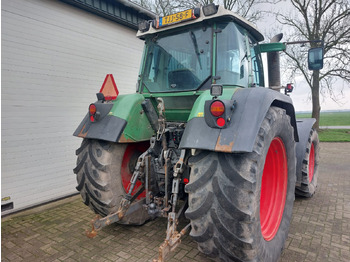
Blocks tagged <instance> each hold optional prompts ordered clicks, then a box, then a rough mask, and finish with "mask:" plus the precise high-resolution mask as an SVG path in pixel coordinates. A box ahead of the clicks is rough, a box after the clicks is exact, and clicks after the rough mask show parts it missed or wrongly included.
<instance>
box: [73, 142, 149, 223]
mask: <svg viewBox="0 0 350 262" xmlns="http://www.w3.org/2000/svg"><path fill="white" fill-rule="evenodd" d="M146 149H147V144H146V145H145V144H142V143H135V144H117V143H111V142H106V141H101V140H90V139H84V140H83V142H82V144H81V147H80V148H79V149H77V151H76V155H77V156H78V159H77V166H76V168H75V169H74V173H75V174H76V175H77V182H78V186H77V187H76V189H77V190H78V191H79V192H80V194H81V196H82V198H83V201H84V203H85V205H87V206H88V207H90V209H91V210H92V211H94V212H95V213H96V214H99V215H101V216H102V217H104V216H107V215H109V214H112V213H114V212H116V211H118V208H119V203H120V201H121V199H122V198H123V196H124V195H125V194H126V188H127V185H128V182H129V181H130V178H131V175H132V173H133V170H132V169H133V168H134V167H135V164H136V161H137V158H138V156H139V155H141V154H142V152H144V151H145V150H146ZM139 186H141V182H139V181H138V184H136V187H135V189H134V191H133V192H135V191H136V190H137V188H138V187H139ZM143 199H144V195H142V194H141V195H140V196H139V197H138V198H137V199H136V200H135V201H134V202H133V203H132V204H131V206H130V209H131V208H132V207H133V206H134V208H133V209H135V212H133V213H132V214H130V215H128V216H125V217H124V218H123V219H122V220H120V221H119V222H118V223H120V224H134V225H141V224H143V223H145V222H146V220H148V219H149V216H148V214H147V212H146V211H145V210H144V208H142V204H141V201H143ZM138 206H140V207H138Z"/></svg>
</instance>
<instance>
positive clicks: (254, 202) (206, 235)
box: [185, 107, 296, 262]
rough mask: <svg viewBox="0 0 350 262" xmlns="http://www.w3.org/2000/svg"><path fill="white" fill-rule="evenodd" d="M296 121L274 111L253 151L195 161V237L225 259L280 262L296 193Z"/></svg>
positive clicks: (188, 189)
mask: <svg viewBox="0 0 350 262" xmlns="http://www.w3.org/2000/svg"><path fill="white" fill-rule="evenodd" d="M293 134H294V133H293V127H292V126H291V124H290V118H289V116H287V115H286V113H285V111H284V110H283V109H280V108H276V107H271V108H270V109H269V110H268V112H267V114H266V117H265V119H264V121H263V123H262V125H261V127H260V130H259V134H258V137H257V139H256V141H255V145H254V149H253V152H251V153H241V154H226V153H218V152H207V151H205V152H201V153H200V154H198V155H197V156H194V157H192V158H191V159H190V163H189V164H190V167H191V175H190V183H189V184H188V185H186V188H185V190H186V192H188V193H189V208H188V209H187V211H186V213H185V214H186V216H187V218H189V219H190V220H191V226H192V227H191V228H192V229H191V232H190V235H191V236H192V238H193V239H194V240H195V241H196V242H197V243H198V248H199V250H200V251H202V252H203V253H205V254H207V255H208V256H210V257H214V258H217V259H220V260H221V261H269V262H271V261H277V260H278V258H279V256H280V254H281V252H282V249H283V247H284V243H285V240H286V238H287V235H288V230H289V225H290V220H291V216H292V208H293V202H294V189H295V179H296V176H295V166H296V157H295V142H294V135H293Z"/></svg>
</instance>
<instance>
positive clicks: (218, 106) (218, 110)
mask: <svg viewBox="0 0 350 262" xmlns="http://www.w3.org/2000/svg"><path fill="white" fill-rule="evenodd" d="M210 113H211V114H212V115H213V116H215V117H219V116H222V115H223V113H225V105H224V103H223V102H221V101H214V102H213V103H212V104H211V105H210Z"/></svg>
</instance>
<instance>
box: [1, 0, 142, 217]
mask: <svg viewBox="0 0 350 262" xmlns="http://www.w3.org/2000/svg"><path fill="white" fill-rule="evenodd" d="M1 8H2V32H1V33H2V43H1V44H2V50H1V51H2V52H1V65H2V68H1V70H2V72H1V112H2V116H1V140H2V148H1V161H2V162H1V179H2V180H1V198H2V202H1V203H2V210H3V207H4V208H5V209H7V208H11V206H12V204H13V209H10V210H6V211H4V212H2V215H4V214H7V213H10V212H13V211H18V210H20V209H23V208H27V207H30V206H33V205H37V204H40V203H43V202H48V201H50V200H54V199H57V198H60V197H64V196H67V195H71V194H73V193H76V192H77V191H76V189H75V186H76V179H75V175H74V174H73V171H72V169H73V168H74V167H75V161H76V157H75V149H76V148H78V147H79V144H80V143H81V139H80V138H76V137H73V136H72V134H73V132H74V130H75V128H76V127H77V126H78V124H79V123H80V121H81V120H82V119H83V117H84V116H85V114H86V112H87V108H88V105H89V103H91V102H94V101H96V93H97V92H98V91H99V89H100V88H101V85H102V83H103V80H104V78H105V76H106V74H113V76H114V79H115V81H116V84H117V86H118V89H119V91H120V93H121V94H123V93H124V94H125V93H132V92H134V91H135V85H136V79H137V74H138V67H139V64H140V59H141V54H142V48H143V42H142V41H140V40H138V39H137V38H136V37H135V34H136V32H135V31H134V30H132V29H129V28H127V27H124V26H122V25H119V24H117V23H115V22H112V21H109V20H107V19H104V18H101V17H99V16H96V15H94V14H92V13H89V12H86V11H84V10H81V9H78V8H75V7H73V6H71V5H68V4H65V3H62V2H60V1H55V0H50V1H47V0H26V1H23V0H3V1H2V4H1Z"/></svg>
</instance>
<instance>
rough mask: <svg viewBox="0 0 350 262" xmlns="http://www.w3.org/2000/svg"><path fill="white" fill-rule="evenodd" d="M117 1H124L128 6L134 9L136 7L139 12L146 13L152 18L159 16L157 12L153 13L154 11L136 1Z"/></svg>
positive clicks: (117, 0)
mask: <svg viewBox="0 0 350 262" xmlns="http://www.w3.org/2000/svg"><path fill="white" fill-rule="evenodd" d="M115 1H116V2H119V3H122V4H123V5H125V6H128V7H130V8H132V9H135V10H136V11H138V12H139V13H141V14H145V15H147V16H149V17H150V18H152V19H155V18H156V17H157V15H156V14H155V13H153V12H152V11H150V10H148V9H146V8H144V7H143V6H141V5H139V4H137V3H134V2H132V1H129V0H115Z"/></svg>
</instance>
